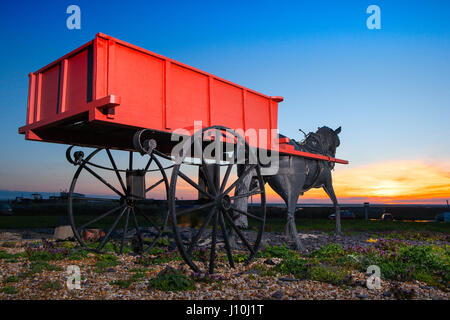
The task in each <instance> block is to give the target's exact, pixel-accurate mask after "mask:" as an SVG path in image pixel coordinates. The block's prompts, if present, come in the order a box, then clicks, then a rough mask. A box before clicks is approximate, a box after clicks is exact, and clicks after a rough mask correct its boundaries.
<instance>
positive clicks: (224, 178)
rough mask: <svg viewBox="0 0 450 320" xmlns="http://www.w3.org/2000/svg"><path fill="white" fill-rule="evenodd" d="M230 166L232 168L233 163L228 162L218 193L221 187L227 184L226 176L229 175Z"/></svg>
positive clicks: (223, 187) (221, 189)
mask: <svg viewBox="0 0 450 320" xmlns="http://www.w3.org/2000/svg"><path fill="white" fill-rule="evenodd" d="M232 168H233V163H230V164H229V165H228V167H227V171H226V172H225V176H224V177H223V181H222V185H221V186H220V193H222V192H223V189H225V186H226V184H227V181H228V177H229V176H230V173H231V169H232Z"/></svg>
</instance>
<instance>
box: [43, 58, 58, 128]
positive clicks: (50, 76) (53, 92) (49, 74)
mask: <svg viewBox="0 0 450 320" xmlns="http://www.w3.org/2000/svg"><path fill="white" fill-rule="evenodd" d="M58 85H59V64H58V65H56V66H53V67H51V68H50V69H47V70H46V71H45V72H43V73H42V84H41V89H40V90H41V101H40V106H41V107H40V110H39V115H38V119H39V120H43V119H48V118H51V117H53V116H54V115H56V110H57V107H58V100H59V97H58Z"/></svg>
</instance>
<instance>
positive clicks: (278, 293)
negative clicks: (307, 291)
mask: <svg viewBox="0 0 450 320" xmlns="http://www.w3.org/2000/svg"><path fill="white" fill-rule="evenodd" d="M283 295H284V293H283V291H281V290H278V291H275V292H274V293H273V294H272V298H274V299H276V300H280V299H281V298H283Z"/></svg>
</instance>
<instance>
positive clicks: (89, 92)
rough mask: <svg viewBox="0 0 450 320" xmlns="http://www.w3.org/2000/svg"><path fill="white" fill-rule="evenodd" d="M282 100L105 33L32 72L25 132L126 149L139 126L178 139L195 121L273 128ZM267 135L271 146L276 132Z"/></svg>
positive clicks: (29, 135)
mask: <svg viewBox="0 0 450 320" xmlns="http://www.w3.org/2000/svg"><path fill="white" fill-rule="evenodd" d="M282 100H283V98H281V97H274V96H268V95H264V94H262V93H259V92H256V91H254V90H251V89H248V88H245V87H243V86H240V85H237V84H235V83H232V82H230V81H227V80H225V79H222V78H220V77H217V76H214V75H212V74H209V73H207V72H204V71H201V70H199V69H196V68H194V67H191V66H188V65H186V64H183V63H181V62H178V61H175V60H172V59H169V58H166V57H164V56H161V55H158V54H156V53H153V52H150V51H148V50H145V49H142V48H139V47H137V46H135V45H132V44H129V43H126V42H123V41H121V40H118V39H115V38H113V37H110V36H107V35H104V34H101V33H99V34H97V35H96V37H95V39H94V40H92V41H90V42H88V43H86V44H85V45H83V46H81V47H79V48H78V49H76V50H74V51H72V52H70V53H68V54H66V55H64V56H63V57H61V58H59V59H58V60H56V61H54V62H52V63H50V64H49V65H47V66H45V67H43V68H41V69H39V70H38V71H36V72H33V73H31V74H30V75H29V94H28V112H27V122H26V125H25V126H23V127H21V128H19V133H22V134H25V135H26V139H30V140H40V141H47V142H57V143H64V144H75V145H84V146H103V145H105V144H108V146H109V147H111V148H122V149H123V148H125V149H126V147H127V146H128V144H130V143H131V142H126V141H125V140H124V139H125V138H123V139H122V138H121V137H122V136H123V137H127V138H128V135H129V134H131V132H133V133H134V132H135V131H136V130H137V129H141V128H148V129H152V130H155V131H157V132H161V133H166V134H167V135H168V136H170V133H172V132H173V131H175V130H176V129H179V128H188V129H189V128H192V127H193V125H194V121H201V122H202V127H207V126H212V125H221V126H225V127H229V128H241V129H243V130H247V129H248V128H252V129H255V130H256V131H257V132H258V130H259V129H264V130H267V131H268V132H271V130H276V129H277V114H278V103H279V102H281V101H282ZM116 132H117V134H116V135H115V133H116ZM119 133H120V134H119ZM105 135H109V136H110V137H114V139H115V140H116V141H109V140H108V139H105V137H104V136H105ZM114 139H110V140H114ZM261 139H267V146H268V147H269V148H270V147H271V146H270V142H271V141H270V138H269V135H264V136H262V137H261ZM129 147H130V148H131V145H130V146H129Z"/></svg>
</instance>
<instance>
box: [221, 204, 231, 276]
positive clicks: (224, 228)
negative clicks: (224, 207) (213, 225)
mask: <svg viewBox="0 0 450 320" xmlns="http://www.w3.org/2000/svg"><path fill="white" fill-rule="evenodd" d="M219 221H220V229H222V235H223V239H224V241H225V250H226V251H227V257H228V262H229V263H230V267H232V268H234V260H233V253H232V252H231V246H230V239H228V233H227V228H226V226H225V221H224V220H223V213H222V212H220V213H219Z"/></svg>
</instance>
